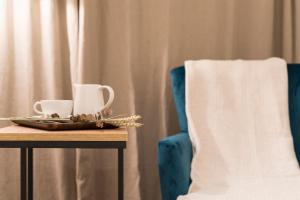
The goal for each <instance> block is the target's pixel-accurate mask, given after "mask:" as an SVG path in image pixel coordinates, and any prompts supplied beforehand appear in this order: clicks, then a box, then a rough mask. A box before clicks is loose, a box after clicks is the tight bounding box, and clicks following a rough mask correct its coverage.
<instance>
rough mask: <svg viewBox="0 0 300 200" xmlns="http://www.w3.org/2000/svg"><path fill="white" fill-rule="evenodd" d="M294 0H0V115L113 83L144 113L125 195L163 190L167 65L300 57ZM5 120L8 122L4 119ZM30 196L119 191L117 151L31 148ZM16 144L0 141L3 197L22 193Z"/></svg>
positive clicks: (130, 107)
mask: <svg viewBox="0 0 300 200" xmlns="http://www.w3.org/2000/svg"><path fill="white" fill-rule="evenodd" d="M299 13H300V2H299V1H298V0H284V1H283V0H282V1H277V0H245V1H240V0H229V1H219V0H190V1H183V0H165V1H161V0H122V1H120V0H79V1H78V0H0V115H1V116H3V117H4V116H26V115H31V114H33V112H32V104H33V103H34V101H36V100H40V99H71V98H72V83H99V84H107V85H110V86H112V87H113V88H114V89H115V92H116V99H115V102H114V104H113V110H114V114H115V115H117V114H133V113H137V114H141V115H142V116H143V123H144V126H143V127H142V128H139V129H137V130H134V129H132V130H130V137H129V143H128V148H127V150H126V153H125V161H126V162H125V197H126V199H128V200H135V199H137V200H138V199H143V200H153V199H160V189H159V179H158V172H157V162H156V160H157V156H156V147H157V143H158V141H159V140H160V139H162V138H164V137H166V136H168V135H171V134H174V133H176V131H178V124H177V119H176V112H175V109H174V105H173V100H172V96H171V89H170V80H169V70H170V69H171V68H172V67H175V66H179V65H182V64H183V62H184V60H188V59H204V58H210V59H236V58H244V59H260V58H267V57H271V56H279V57H283V58H285V59H287V61H288V62H300V20H299V19H300V14H299ZM1 125H3V126H4V125H6V124H5V123H3V124H1ZM34 156H35V161H34V165H35V166H34V167H35V171H34V172H35V177H34V183H35V185H34V189H35V194H34V195H35V198H36V199H43V200H48V199H49V200H50V199H51V200H70V199H78V200H96V199H97V200H98V199H109V200H110V199H116V194H117V193H116V191H117V182H116V181H117V176H116V175H117V173H116V170H117V168H116V166H117V165H116V163H117V160H116V152H115V151H111V150H72V149H69V150H63V149H44V150H35V152H34ZM18 158H19V152H18V150H12V149H1V150H0V161H1V162H0V191H1V193H0V199H1V200H2V199H3V200H4V199H5V200H10V199H18V197H19V194H18V190H19V160H18Z"/></svg>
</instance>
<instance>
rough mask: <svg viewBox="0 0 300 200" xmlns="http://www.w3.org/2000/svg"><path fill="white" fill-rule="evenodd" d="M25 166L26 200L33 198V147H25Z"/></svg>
mask: <svg viewBox="0 0 300 200" xmlns="http://www.w3.org/2000/svg"><path fill="white" fill-rule="evenodd" d="M27 162H28V163H27V166H28V169H27V170H28V171H27V172H28V174H27V176H28V183H27V184H28V200H32V199H33V149H32V148H28V149H27Z"/></svg>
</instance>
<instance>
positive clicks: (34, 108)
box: [33, 101, 44, 115]
mask: <svg viewBox="0 0 300 200" xmlns="http://www.w3.org/2000/svg"><path fill="white" fill-rule="evenodd" d="M38 105H41V102H40V101H37V102H35V103H34V104H33V110H34V112H36V113H38V114H41V115H43V114H44V113H43V112H42V111H40V110H38V109H37V106H38Z"/></svg>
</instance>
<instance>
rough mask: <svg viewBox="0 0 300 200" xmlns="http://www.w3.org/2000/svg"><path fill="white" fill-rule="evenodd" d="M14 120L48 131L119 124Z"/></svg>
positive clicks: (112, 127)
mask: <svg viewBox="0 0 300 200" xmlns="http://www.w3.org/2000/svg"><path fill="white" fill-rule="evenodd" d="M12 122H14V123H16V124H18V125H20V126H26V127H30V128H38V129H42V130H47V131H62V130H87V129H114V128H118V127H117V126H114V125H111V124H105V123H104V124H103V127H102V128H100V127H97V126H96V122H73V121H70V120H66V121H37V120H32V121H31V120H12Z"/></svg>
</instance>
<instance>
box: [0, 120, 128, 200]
mask: <svg viewBox="0 0 300 200" xmlns="http://www.w3.org/2000/svg"><path fill="white" fill-rule="evenodd" d="M127 140H128V132H127V130H126V129H121V128H119V129H107V130H70V131H44V130H39V129H32V128H26V127H21V126H17V125H16V126H8V127H5V128H1V129H0V148H20V151H21V153H20V155H21V156H20V159H21V162H20V163H21V164H20V169H21V171H20V172H21V173H20V174H21V181H20V190H21V195H20V196H21V200H32V199H33V149H34V148H106V149H118V200H123V199H124V151H123V150H124V148H126V142H127Z"/></svg>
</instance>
